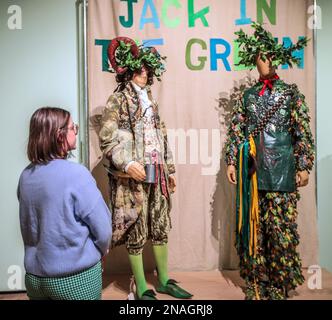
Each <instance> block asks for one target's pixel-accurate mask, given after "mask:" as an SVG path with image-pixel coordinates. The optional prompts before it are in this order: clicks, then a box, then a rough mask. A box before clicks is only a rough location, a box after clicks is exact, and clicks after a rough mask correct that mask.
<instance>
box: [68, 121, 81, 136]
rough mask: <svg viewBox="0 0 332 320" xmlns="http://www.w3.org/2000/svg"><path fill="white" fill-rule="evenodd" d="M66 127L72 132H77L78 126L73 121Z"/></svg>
mask: <svg viewBox="0 0 332 320" xmlns="http://www.w3.org/2000/svg"><path fill="white" fill-rule="evenodd" d="M67 129H68V130H73V131H74V133H75V134H77V133H78V129H79V126H78V124H75V123H73V125H72V126H70V127H68V128H67Z"/></svg>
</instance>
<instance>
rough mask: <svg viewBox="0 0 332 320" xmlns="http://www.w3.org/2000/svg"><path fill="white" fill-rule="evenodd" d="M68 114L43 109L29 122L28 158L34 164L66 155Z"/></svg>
mask: <svg viewBox="0 0 332 320" xmlns="http://www.w3.org/2000/svg"><path fill="white" fill-rule="evenodd" d="M69 119H70V113H69V112H68V111H66V110H64V109H61V108H52V107H43V108H40V109H38V110H36V111H35V112H34V114H33V115H32V117H31V120H30V130H29V142H28V150H27V154H28V158H29V160H30V161H31V162H32V163H34V164H45V163H47V162H49V161H51V160H53V159H62V158H65V157H66V156H67V154H68V147H67V139H66V136H67V126H68V124H69Z"/></svg>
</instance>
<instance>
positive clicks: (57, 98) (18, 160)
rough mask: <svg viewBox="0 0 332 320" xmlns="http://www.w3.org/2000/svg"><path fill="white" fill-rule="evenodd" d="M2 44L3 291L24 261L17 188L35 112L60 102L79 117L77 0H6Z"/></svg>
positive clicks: (0, 17)
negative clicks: (15, 19) (16, 25)
mask: <svg viewBox="0 0 332 320" xmlns="http://www.w3.org/2000/svg"><path fill="white" fill-rule="evenodd" d="M13 4H15V5H19V6H20V7H21V9H22V22H23V25H22V27H23V28H22V30H9V29H8V26H7V21H8V18H10V16H11V15H10V14H8V8H9V6H10V5H13ZM0 48H1V53H0V97H1V100H0V101H1V102H0V119H1V125H0V139H1V140H0V141H1V147H0V148H1V156H0V172H1V175H0V177H1V178H0V197H1V201H0V216H1V223H0V253H1V257H0V291H7V290H8V286H7V282H8V277H9V274H8V267H9V266H11V265H18V266H21V268H22V266H23V244H22V240H21V235H20V230H19V220H18V203H17V199H16V187H17V182H18V178H19V174H20V172H21V171H22V170H23V169H24V167H25V166H26V164H27V157H26V144H27V135H28V124H29V119H30V116H31V115H32V113H33V112H34V111H35V110H36V109H37V108H38V107H40V106H46V105H48V106H59V107H64V108H66V109H68V110H69V111H70V112H71V113H72V115H73V119H74V121H77V113H78V85H77V81H78V80H77V47H76V9H75V0H28V1H27V0H10V1H9V0H1V1H0ZM23 275H24V269H23V268H22V276H23ZM22 280H23V279H22ZM22 282H23V281H22Z"/></svg>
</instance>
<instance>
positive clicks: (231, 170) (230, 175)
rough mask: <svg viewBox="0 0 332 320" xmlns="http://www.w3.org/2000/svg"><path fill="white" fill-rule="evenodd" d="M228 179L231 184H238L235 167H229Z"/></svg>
mask: <svg viewBox="0 0 332 320" xmlns="http://www.w3.org/2000/svg"><path fill="white" fill-rule="evenodd" d="M227 178H228V181H229V182H230V183H231V184H236V183H237V182H236V169H235V166H233V165H229V166H228V167H227Z"/></svg>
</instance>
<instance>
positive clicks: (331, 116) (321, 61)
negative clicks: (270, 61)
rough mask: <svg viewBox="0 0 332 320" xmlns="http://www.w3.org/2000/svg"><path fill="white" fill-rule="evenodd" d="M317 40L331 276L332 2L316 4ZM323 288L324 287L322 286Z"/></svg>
mask: <svg viewBox="0 0 332 320" xmlns="http://www.w3.org/2000/svg"><path fill="white" fill-rule="evenodd" d="M318 5H319V6H320V7H321V9H322V13H323V20H322V22H323V26H322V27H323V28H322V29H321V30H318V38H317V102H318V103H317V168H318V171H317V191H318V227H319V242H320V252H319V254H320V265H321V266H322V267H324V268H327V269H329V271H331V272H332V230H331V229H332V209H331V207H332V202H331V199H332V90H331V79H332V59H331V53H332V42H331V34H332V1H331V0H319V1H318ZM323 286H324V283H323Z"/></svg>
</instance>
